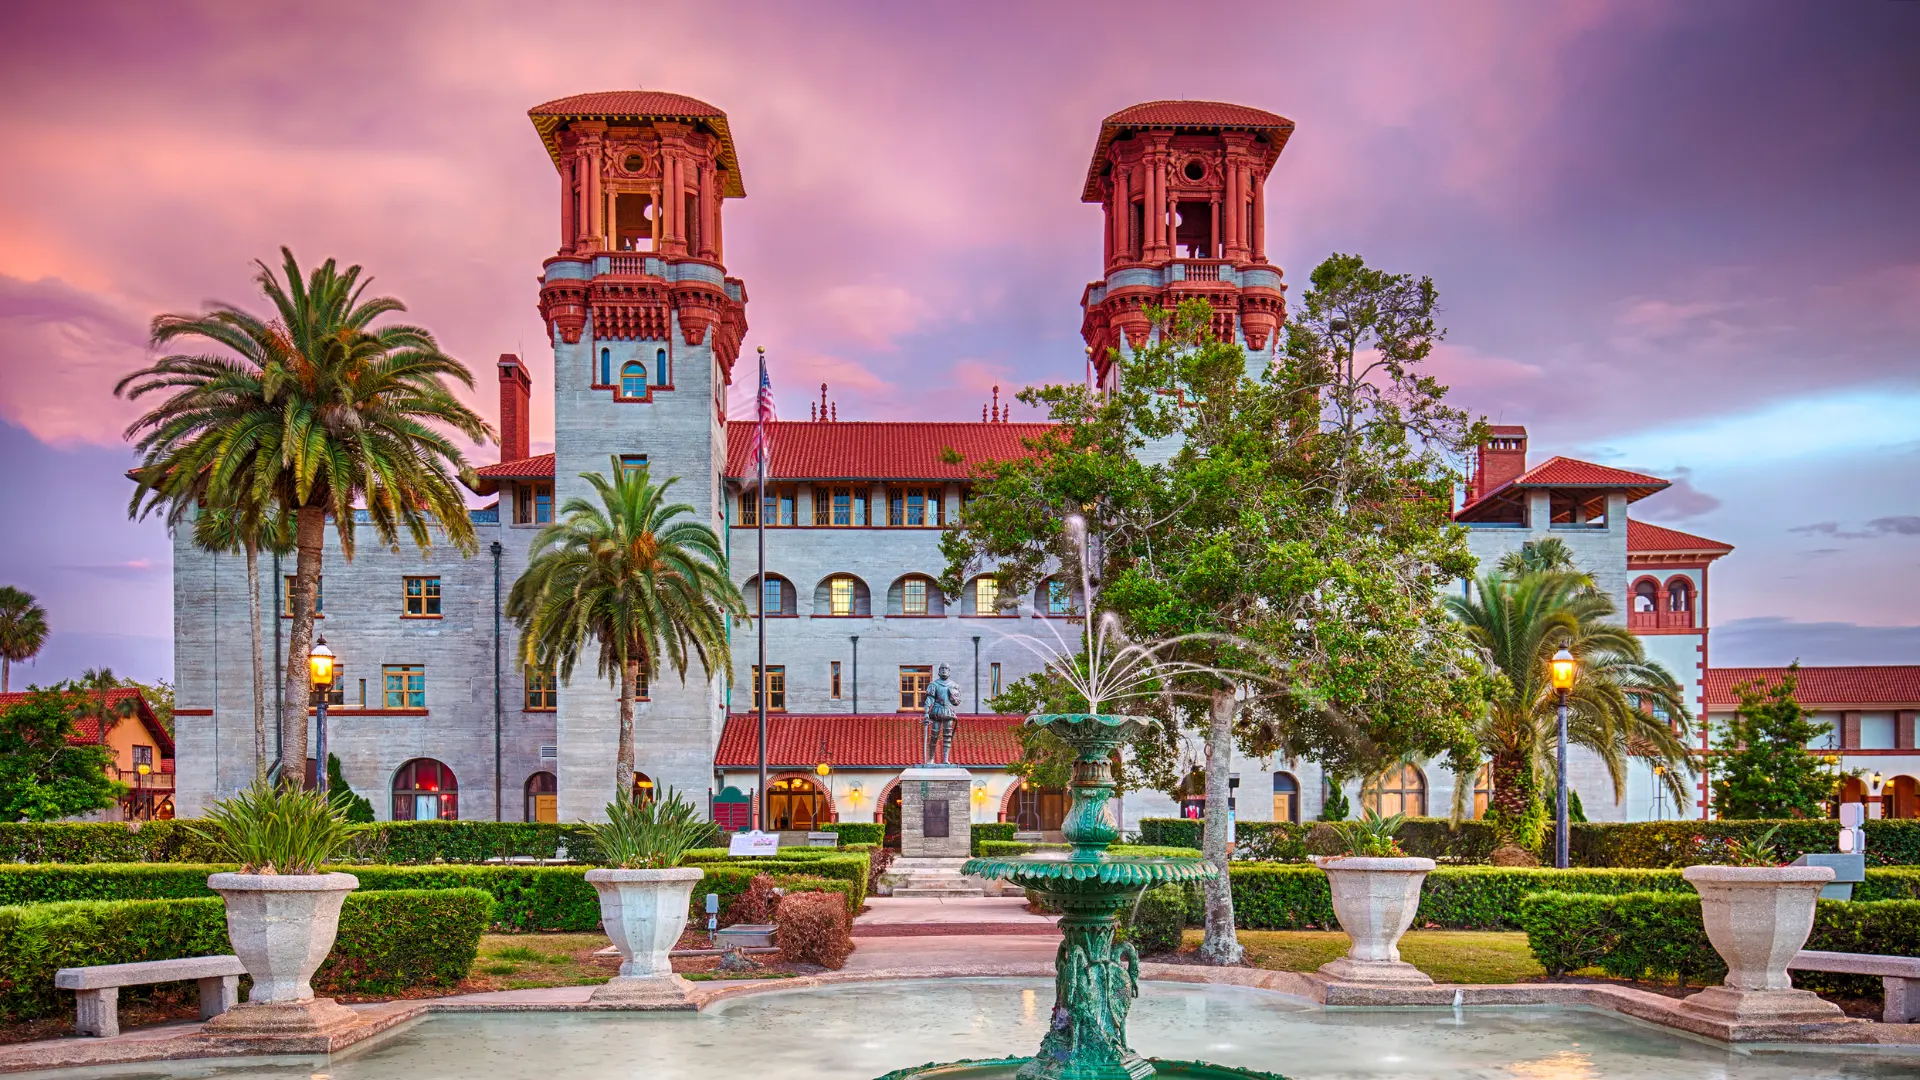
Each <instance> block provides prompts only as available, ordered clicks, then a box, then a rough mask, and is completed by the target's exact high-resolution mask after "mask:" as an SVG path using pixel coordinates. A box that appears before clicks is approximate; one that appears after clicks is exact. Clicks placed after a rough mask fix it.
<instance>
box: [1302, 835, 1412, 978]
mask: <svg viewBox="0 0 1920 1080" xmlns="http://www.w3.org/2000/svg"><path fill="white" fill-rule="evenodd" d="M1314 862H1315V863H1316V864H1317V865H1318V866H1319V867H1320V869H1322V870H1324V871H1326V874H1327V885H1328V887H1329V888H1330V889H1331V890H1332V892H1333V913H1334V914H1335V915H1337V916H1339V918H1340V929H1342V930H1345V931H1346V932H1347V937H1348V939H1349V940H1351V941H1352V943H1353V944H1352V945H1351V946H1349V947H1348V949H1347V955H1345V956H1343V957H1341V958H1340V959H1338V960H1334V961H1331V962H1329V963H1326V964H1322V965H1321V966H1320V973H1321V974H1323V975H1325V976H1327V977H1328V978H1330V979H1332V980H1334V981H1335V982H1343V983H1365V984H1369V985H1376V986H1432V985H1433V980H1432V979H1431V978H1429V977H1427V974H1426V973H1425V972H1423V971H1421V970H1420V969H1419V968H1417V967H1414V966H1413V965H1412V964H1409V963H1407V962H1406V961H1404V960H1402V959H1400V935H1402V934H1404V933H1406V932H1407V927H1409V926H1411V925H1413V915H1414V912H1416V911H1418V910H1419V909H1420V887H1421V886H1422V885H1424V884H1425V883H1426V880H1427V874H1428V872H1429V871H1431V870H1432V869H1433V860H1432V859H1413V858H1375V857H1369V856H1357V855H1344V856H1323V857H1320V858H1317V859H1315V860H1314Z"/></svg>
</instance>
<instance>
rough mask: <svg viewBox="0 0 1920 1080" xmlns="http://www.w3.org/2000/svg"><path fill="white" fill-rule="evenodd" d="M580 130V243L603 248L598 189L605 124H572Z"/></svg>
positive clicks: (603, 227)
mask: <svg viewBox="0 0 1920 1080" xmlns="http://www.w3.org/2000/svg"><path fill="white" fill-rule="evenodd" d="M575 128H576V129H577V130H579V132H580V147H581V149H582V150H583V151H584V155H583V157H582V161H581V163H582V164H584V165H585V166H586V168H587V177H586V182H585V183H584V184H582V185H581V187H582V190H583V192H584V193H585V196H586V197H585V199H584V200H583V201H584V202H585V203H586V212H587V220H586V221H585V222H584V224H585V226H586V228H585V230H584V231H583V233H582V236H581V239H582V241H583V242H582V244H581V247H582V248H583V249H584V250H587V251H597V250H602V249H604V248H605V247H606V246H607V245H606V242H605V237H606V235H607V233H606V220H605V219H606V207H605V206H604V205H602V204H603V203H604V202H605V200H604V199H603V198H602V197H601V191H600V187H601V185H600V150H601V145H602V143H603V142H604V141H605V132H606V129H607V126H606V125H605V124H600V123H592V122H586V121H583V122H581V123H578V124H576V125H575Z"/></svg>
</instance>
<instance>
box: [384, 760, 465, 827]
mask: <svg viewBox="0 0 1920 1080" xmlns="http://www.w3.org/2000/svg"><path fill="white" fill-rule="evenodd" d="M459 791H460V785H459V784H458V783H457V782H455V780H454V778H453V770H452V769H449V768H447V767H446V766H445V765H442V764H441V763H439V762H438V761H435V760H433V759H432V758H414V759H413V760H412V761H409V762H407V763H406V764H405V765H402V766H400V771H399V772H397V773H394V774H393V820H395V821H456V820H458V819H459V817H460V795H459Z"/></svg>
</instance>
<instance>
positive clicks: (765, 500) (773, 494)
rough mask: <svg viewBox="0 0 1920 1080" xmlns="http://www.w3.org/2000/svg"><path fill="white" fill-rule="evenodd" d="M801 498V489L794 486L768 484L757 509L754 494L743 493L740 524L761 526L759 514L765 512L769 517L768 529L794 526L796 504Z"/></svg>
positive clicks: (741, 496)
mask: <svg viewBox="0 0 1920 1080" xmlns="http://www.w3.org/2000/svg"><path fill="white" fill-rule="evenodd" d="M799 497H800V489H799V488H798V487H796V486H794V485H792V484H777V485H776V484H768V485H767V488H766V490H765V491H764V492H762V493H761V496H760V498H759V500H758V502H759V505H758V507H756V506H755V505H754V503H755V499H754V497H753V494H752V493H751V492H742V493H741V495H740V524H742V525H748V526H753V525H758V524H760V519H759V516H758V513H759V512H764V513H765V514H766V515H767V528H769V529H771V528H773V527H775V526H777V525H792V524H794V523H795V522H794V516H793V515H794V503H795V501H796V500H797V499H799Z"/></svg>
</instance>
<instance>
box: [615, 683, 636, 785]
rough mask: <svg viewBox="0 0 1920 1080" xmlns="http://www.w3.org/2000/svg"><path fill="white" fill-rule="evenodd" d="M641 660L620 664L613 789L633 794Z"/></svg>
mask: <svg viewBox="0 0 1920 1080" xmlns="http://www.w3.org/2000/svg"><path fill="white" fill-rule="evenodd" d="M639 675H640V661H638V660H634V659H628V660H625V661H622V662H621V664H620V748H619V750H618V751H617V752H616V754H615V756H614V765H613V790H614V792H615V793H616V797H617V796H618V793H621V792H624V793H626V795H627V796H628V797H629V798H631V797H632V795H633V687H634V684H635V683H636V682H638V681H639Z"/></svg>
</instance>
